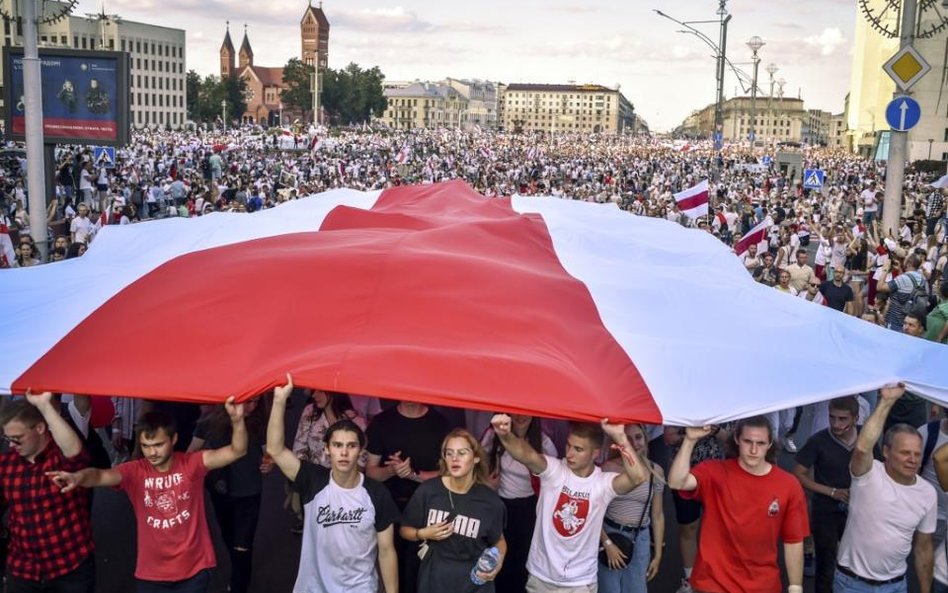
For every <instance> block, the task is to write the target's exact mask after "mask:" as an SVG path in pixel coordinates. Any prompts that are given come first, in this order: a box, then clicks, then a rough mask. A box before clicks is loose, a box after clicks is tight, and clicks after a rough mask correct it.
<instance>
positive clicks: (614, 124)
mask: <svg viewBox="0 0 948 593" xmlns="http://www.w3.org/2000/svg"><path fill="white" fill-rule="evenodd" d="M502 111H503V119H502V120H501V122H502V126H503V129H504V130H507V131H514V132H519V131H540V132H549V133H562V132H592V133H604V134H615V133H620V132H626V131H631V130H632V128H633V124H634V118H635V113H634V107H633V105H632V103H631V102H629V100H628V99H626V98H625V96H623V95H622V93H620V92H619V89H618V88H616V89H610V88H608V87H605V86H602V85H598V84H583V85H576V84H509V85H507V87H506V89H505V90H504V93H503V109H502Z"/></svg>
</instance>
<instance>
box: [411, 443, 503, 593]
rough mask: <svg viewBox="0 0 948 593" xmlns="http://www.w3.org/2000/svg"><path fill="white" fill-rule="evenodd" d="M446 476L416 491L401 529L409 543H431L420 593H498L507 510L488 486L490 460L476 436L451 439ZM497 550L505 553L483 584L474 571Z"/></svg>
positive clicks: (444, 458)
mask: <svg viewBox="0 0 948 593" xmlns="http://www.w3.org/2000/svg"><path fill="white" fill-rule="evenodd" d="M440 474H441V475H440V477H439V478H437V479H433V480H428V481H427V482H424V483H422V484H421V485H420V486H419V487H418V489H417V490H415V493H414V495H412V497H411V500H409V501H408V506H407V507H405V511H404V513H403V515H402V526H401V529H400V530H399V533H400V535H401V536H402V538H403V539H406V540H408V541H421V542H425V543H427V545H422V547H421V550H422V551H421V552H420V555H422V556H423V558H422V561H421V569H420V570H419V572H418V589H417V590H418V593H443V592H444V591H450V592H451V593H474V592H475V591H476V592H479V593H493V592H494V590H495V589H494V582H493V581H494V578H495V577H496V576H497V573H499V572H500V570H501V567H502V566H503V558H504V556H505V555H506V553H507V542H506V540H505V539H504V534H503V530H504V524H505V523H506V515H507V511H506V508H505V507H504V503H503V502H502V501H501V500H500V497H499V496H497V493H495V492H494V491H493V490H492V489H491V488H490V486H488V485H487V480H488V465H487V455H486V454H485V453H484V449H483V448H482V447H481V445H480V443H478V442H477V439H475V438H474V436H473V435H471V433H469V432H468V431H466V430H463V429H455V430H453V431H452V432H450V433H449V434H448V436H447V437H445V439H444V441H443V442H442V445H441V461H440ZM491 547H496V548H497V550H498V551H499V554H500V558H499V561H498V563H497V565H496V567H495V568H494V569H493V570H492V571H490V572H488V573H483V572H479V571H478V572H477V575H476V576H478V577H479V578H480V579H481V580H483V581H486V582H485V583H484V584H483V585H477V584H475V583H474V582H473V581H472V579H471V569H472V568H473V567H474V566H475V565H476V564H477V562H478V559H479V558H480V556H481V554H482V553H483V552H484V550H487V549H488V548H491Z"/></svg>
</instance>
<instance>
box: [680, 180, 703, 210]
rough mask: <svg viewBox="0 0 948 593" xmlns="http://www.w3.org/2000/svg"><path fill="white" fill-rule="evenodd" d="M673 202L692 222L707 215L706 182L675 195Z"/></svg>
mask: <svg viewBox="0 0 948 593" xmlns="http://www.w3.org/2000/svg"><path fill="white" fill-rule="evenodd" d="M675 202H677V203H678V209H679V210H681V211H682V213H683V214H684V215H685V216H687V217H688V218H691V219H692V220H694V219H695V218H700V217H702V216H707V215H708V180H707V179H705V180H704V181H702V182H701V183H699V184H698V185H695V186H694V187H689V188H688V189H686V190H684V191H680V192H678V193H677V194H675Z"/></svg>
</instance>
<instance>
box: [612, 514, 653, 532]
mask: <svg viewBox="0 0 948 593" xmlns="http://www.w3.org/2000/svg"><path fill="white" fill-rule="evenodd" d="M603 522H605V524H606V525H608V526H609V527H612V528H613V529H618V530H619V531H639V530H641V529H645V528H646V527H648V525H645V526H641V525H639V526H636V525H623V524H622V523H618V522H616V521H613V520H612V519H610V518H609V517H606V518H605V519H603Z"/></svg>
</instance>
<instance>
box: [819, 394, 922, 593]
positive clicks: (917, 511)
mask: <svg viewBox="0 0 948 593" xmlns="http://www.w3.org/2000/svg"><path fill="white" fill-rule="evenodd" d="M904 393H905V387H904V386H903V385H901V384H900V385H897V386H889V387H883V388H882V389H880V390H879V404H878V405H877V407H876V409H875V411H874V412H873V413H872V415H871V416H869V419H868V420H867V421H866V424H865V426H863V428H862V431H861V432H860V433H859V437H858V438H857V439H856V447H855V449H854V450H853V455H852V460H851V461H850V463H849V473H850V474H851V475H852V484H851V485H850V488H849V516H848V517H847V519H846V530H845V531H844V532H843V538H842V540H841V541H840V543H839V553H838V555H837V557H836V560H837V567H836V576H835V579H834V583H833V590H834V591H838V592H846V591H856V590H859V591H865V590H867V589H866V588H865V584H867V583H870V584H875V586H883V585H891V586H892V587H893V588H891V589H888V590H891V591H900V590H901V591H905V590H906V587H907V585H906V583H907V578H906V573H907V562H906V559H907V558H908V555H909V553H911V552H914V556H915V573H916V575H917V576H918V581H919V590H920V591H921V592H922V593H929V592H930V591H931V585H932V565H933V562H934V556H933V550H932V534H933V533H934V532H935V524H936V519H937V517H938V499H937V495H936V493H935V489H934V488H933V487H932V485H931V484H929V483H928V482H927V481H925V480H923V479H920V478H919V476H918V469H919V468H918V465H919V463H920V461H921V457H922V438H921V436H920V435H919V434H918V431H917V430H916V429H915V428H913V427H912V426H909V425H907V424H896V425H894V426H892V427H891V428H889V430H887V431H886V433H885V438H884V440H883V446H882V457H883V459H885V461H884V462H882V461H876V460H874V459H873V449H874V448H875V445H876V441H877V440H879V436H880V435H881V434H882V429H883V427H884V426H885V421H886V418H888V416H889V412H890V411H891V410H892V407H893V406H894V405H895V402H896V401H898V399H899V398H900V397H902V395H903V394H904ZM880 590H881V589H880Z"/></svg>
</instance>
